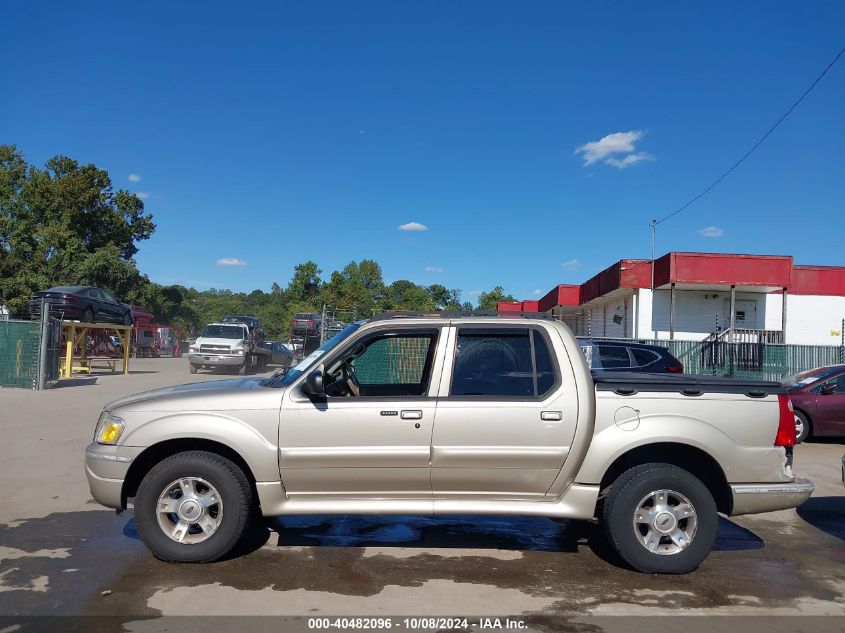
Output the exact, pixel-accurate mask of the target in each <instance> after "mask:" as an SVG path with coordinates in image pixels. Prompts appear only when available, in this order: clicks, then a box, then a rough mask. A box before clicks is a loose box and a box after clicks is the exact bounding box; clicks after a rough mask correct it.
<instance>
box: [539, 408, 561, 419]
mask: <svg viewBox="0 0 845 633" xmlns="http://www.w3.org/2000/svg"><path fill="white" fill-rule="evenodd" d="M540 419H541V420H547V421H554V422H559V421H561V420H562V419H563V413H561V412H560V411H541V412H540Z"/></svg>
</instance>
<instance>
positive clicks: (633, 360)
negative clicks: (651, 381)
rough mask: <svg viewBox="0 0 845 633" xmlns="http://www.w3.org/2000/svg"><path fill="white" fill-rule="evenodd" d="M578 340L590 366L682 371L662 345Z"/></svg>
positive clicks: (676, 372)
mask: <svg viewBox="0 0 845 633" xmlns="http://www.w3.org/2000/svg"><path fill="white" fill-rule="evenodd" d="M580 343H581V348H582V349H583V350H584V353H585V354H586V356H587V359H588V360H589V361H590V369H601V370H602V371H643V372H650V373H666V372H668V373H672V374H682V373H684V366H683V364H681V361H679V360H678V359H677V358H675V357H674V356H672V354H670V353H669V350H668V349H666V348H665V347H660V346H658V345H645V344H644V343H627V342H626V343H621V342H616V341H591V340H582V341H580Z"/></svg>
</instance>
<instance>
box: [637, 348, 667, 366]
mask: <svg viewBox="0 0 845 633" xmlns="http://www.w3.org/2000/svg"><path fill="white" fill-rule="evenodd" d="M631 353H632V354H633V355H634V364H635V365H637V366H639V367H645V366H646V365H651V363H653V362H654V361H656V360H657V359H659V358H660V357H659V356H658V355H657V354H656V353H654V352H651V351H649V350H647V349H637V348H636V347H633V348H631Z"/></svg>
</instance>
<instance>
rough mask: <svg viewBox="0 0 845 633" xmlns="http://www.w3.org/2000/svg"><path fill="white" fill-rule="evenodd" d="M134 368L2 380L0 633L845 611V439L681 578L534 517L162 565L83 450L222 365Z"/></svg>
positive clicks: (349, 527)
mask: <svg viewBox="0 0 845 633" xmlns="http://www.w3.org/2000/svg"><path fill="white" fill-rule="evenodd" d="M130 369H131V373H130V375H129V376H122V375H101V376H93V377H90V378H76V379H73V380H70V381H65V382H62V383H60V384H59V386H58V387H57V388H55V389H52V390H48V391H45V392H34V391H22V390H21V391H18V390H0V420H2V421H0V445H2V446H3V453H2V455H3V459H2V460H0V481H2V482H3V484H4V485H3V486H2V487H0V616H5V618H4V619H2V620H0V629H3V624H4V623H5V624H10V625H12V626H14V624H12V623H13V621H14V617H18V616H28V615H36V614H38V615H41V616H43V615H99V616H106V615H112V616H116V619H115V620H113V621H112V620H109V621H110V622H112V624H114V623H117V624H119V627H118V628H117V630H120V628H124V629H125V630H160V629H157V628H155V625H154V624H153V623H154V622H156V618H160V617H162V616H177V615H179V616H208V615H240V614H249V615H254V616H259V615H289V616H324V615H342V616H349V615H371V616H375V615H391V616H402V615H459V614H460V615H469V614H473V615H478V616H491V617H492V616H513V615H519V614H542V615H557V616H566V617H567V618H575V619H577V618H578V617H583V616H597V615H666V614H679V613H684V614H697V615H708V614H709V615H729V614H745V615H761V616H773V615H837V616H845V487H843V486H842V483H841V481H840V463H841V461H840V460H841V457H842V453H843V450H845V447H843V445H842V444H841V443H831V442H826V443H810V444H804V445H801V446H799V447H797V449H796V470H797V471H798V472H800V473H801V474H804V475H807V476H809V477H810V478H811V479H812V480H813V481H814V482H815V484H816V491H815V493H814V495H813V497H812V498H811V499H810V500H809V501H808V502H807V503H806V504H805V505H804V506H803V507H802V508H799V509H798V510H797V511H783V512H776V513H769V514H763V515H756V516H748V517H737V518H734V519H722V520H721V526H720V530H719V537H718V540H717V542H716V546H715V551H714V552H713V553H712V554H711V555H710V557H709V558H708V559H707V560H706V561H705V562H704V564H703V565H702V566H701V567H700V569H699V570H697V571H696V572H694V573H691V574H688V575H684V576H649V575H643V574H638V573H635V572H632V571H629V570H627V569H625V568H624V567H622V566H620V565H618V564H617V563H616V562H615V561H614V560H612V557H611V556H610V555H609V554H607V553H606V550H605V548H604V547H603V546H602V540H601V539H600V538H599V537H598V531H597V530H596V529H595V528H594V527H593V526H591V525H588V524H581V523H577V522H568V521H557V520H552V519H544V518H535V517H468V516H454V517H436V518H431V517H416V516H364V517H355V516H307V517H290V518H280V519H271V520H268V521H265V522H263V523H262V524H261V525H258V526H256V527H255V529H254V530H253V531H252V533H251V535H250V539H249V543H247V545H246V546H245V547H243V548H242V549H241V551H240V552H239V553H238V556H235V557H231V558H229V559H228V560H225V561H223V562H219V563H215V564H210V565H170V564H165V563H161V562H159V561H157V560H155V559H154V558H153V557H152V556H151V555H150V554H149V553H148V552H147V550H146V549H145V548H144V546H143V544H142V543H141V542H140V541H139V540H138V536H137V531H136V529H135V525H134V523H133V520H132V512H131V510H130V511H128V512H126V513H125V514H123V515H122V516H117V515H116V514H115V513H114V512H112V511H108V510H106V509H104V508H102V507H100V506H99V505H97V504H96V503H95V502H94V501H93V500H92V499H91V496H90V494H89V491H88V486H87V482H86V480H85V476H84V472H83V466H82V461H83V453H84V448H85V446H86V444H88V443H89V442H90V439H91V436H92V433H93V430H94V424H95V422H96V419H97V416H98V414H99V411H100V409H101V408H102V406H103V405H104V404H105V403H107V402H108V401H110V400H112V399H115V398H118V397H120V396H123V395H127V394H130V393H134V392H137V391H142V390H145V389H152V388H155V387H159V386H165V385H171V384H178V383H184V382H195V381H202V380H212V379H221V378H222V379H226V378H227V377H225V376H223V377H221V376H215V375H212V374H208V373H200V374H197V375H189V373H188V367H187V361H186V360H185V359H169V358H168V359H137V360H135V359H133V360H132V361H131V367H130ZM10 617H11V618H12V619H11V620H10V619H9V618H10ZM104 621H105V620H104ZM572 621H575V620H572ZM838 621H839V622H842V621H841V620H838ZM536 626H537V628H539V629H542V628H543V626H542V625H541V624H537V625H536ZM183 628H184V627H183ZM529 628H531V627H529ZM607 628H612V627H610V626H609V627H607ZM10 630H12V629H10ZM198 630H199V629H198Z"/></svg>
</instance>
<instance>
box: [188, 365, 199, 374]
mask: <svg viewBox="0 0 845 633" xmlns="http://www.w3.org/2000/svg"><path fill="white" fill-rule="evenodd" d="M198 369H199V365H194V364H193V363H190V367H189V368H188V371H189V372H191V373H192V374H195V373H197V370H198Z"/></svg>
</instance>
